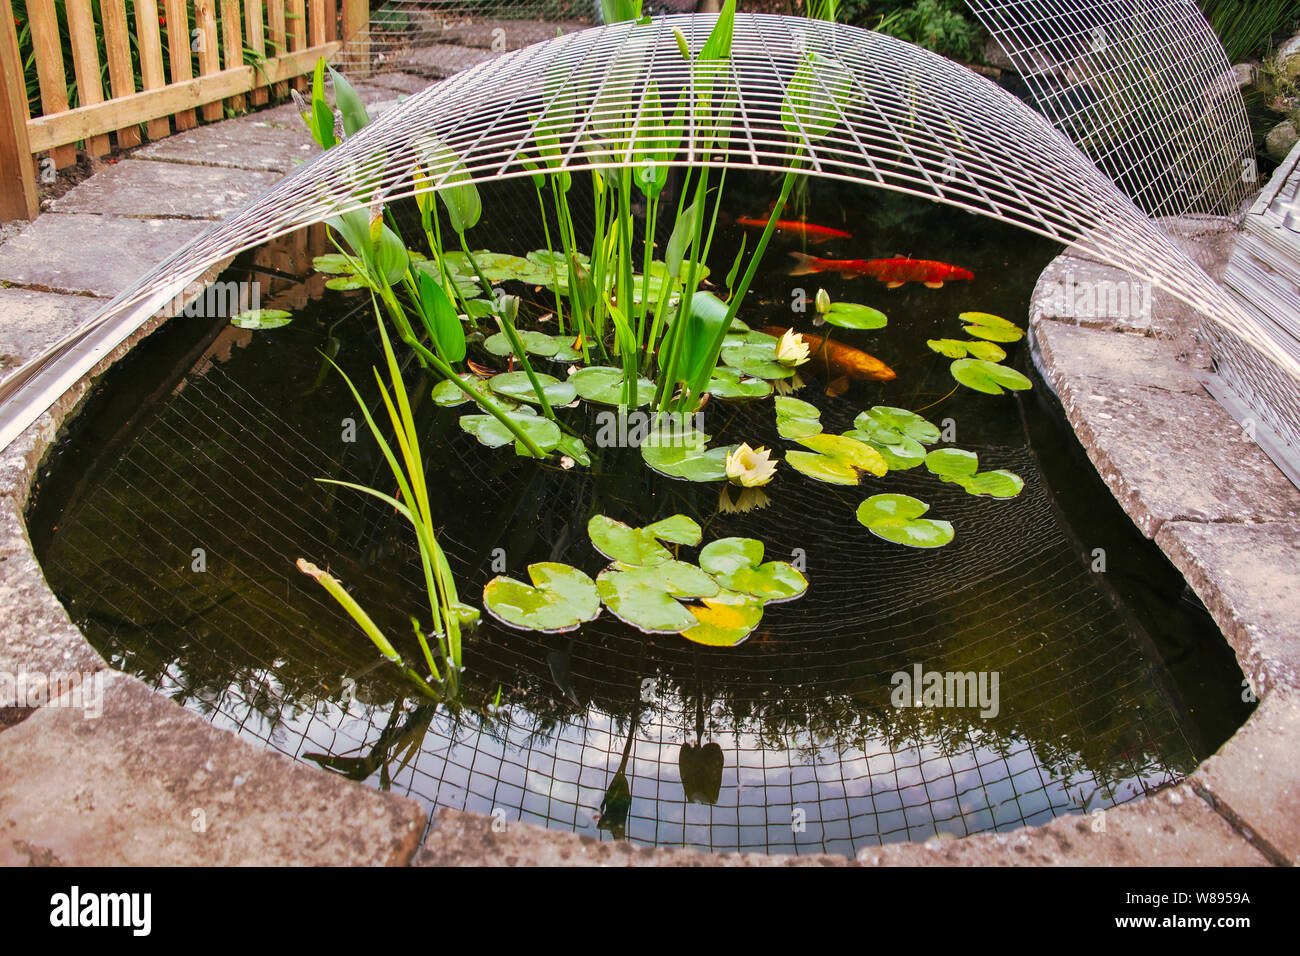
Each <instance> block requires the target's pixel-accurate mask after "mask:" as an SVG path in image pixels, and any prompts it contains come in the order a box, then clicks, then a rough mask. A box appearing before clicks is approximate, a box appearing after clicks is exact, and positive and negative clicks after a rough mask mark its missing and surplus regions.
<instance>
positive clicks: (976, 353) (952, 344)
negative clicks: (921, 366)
mask: <svg viewBox="0 0 1300 956" xmlns="http://www.w3.org/2000/svg"><path fill="white" fill-rule="evenodd" d="M925 344H926V345H928V346H929V347H930V350H931V351H934V352H938V353H939V354H940V355H943V356H946V357H947V358H951V359H959V358H966V357H967V356H970V357H971V358H977V359H983V360H984V361H986V362H1001V361H1002V360H1003V359H1004V358H1006V357H1007V353H1006V352H1004V351H1003V350H1002V348H1001V347H999V346H997V345H994V344H993V343H992V342H972V341H967V340H964V339H927V340H926V342H925Z"/></svg>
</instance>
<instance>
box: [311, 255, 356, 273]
mask: <svg viewBox="0 0 1300 956" xmlns="http://www.w3.org/2000/svg"><path fill="white" fill-rule="evenodd" d="M311 267H312V268H313V269H315V270H316V271H317V272H323V273H325V275H328V276H350V275H352V274H353V273H354V272H356V268H355V267H354V266H353V265H352V262H351V260H350V259H348V257H347V256H345V255H343V253H341V252H327V253H326V254H325V255H323V256H317V257H316V258H315V259H313V260H312V261H311Z"/></svg>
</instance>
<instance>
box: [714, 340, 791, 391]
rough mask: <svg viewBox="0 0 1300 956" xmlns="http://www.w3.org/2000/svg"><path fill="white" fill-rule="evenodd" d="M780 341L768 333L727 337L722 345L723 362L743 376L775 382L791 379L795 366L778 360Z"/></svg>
mask: <svg viewBox="0 0 1300 956" xmlns="http://www.w3.org/2000/svg"><path fill="white" fill-rule="evenodd" d="M779 341H780V340H779V339H777V338H776V337H775V336H771V335H768V334H767V333H766V332H746V333H745V334H744V335H734V336H733V335H730V334H729V335H727V337H726V338H725V339H724V340H723V344H722V361H723V362H725V363H726V364H727V365H729V366H731V367H732V368H734V369H735V370H736V371H738V372H740V373H741V374H743V375H749V376H751V377H753V378H764V379H768V380H769V381H770V380H773V379H778V378H790V377H791V376H793V375H794V373H795V370H794V367H793V366H789V365H782V364H781V363H780V362H778V361H777V360H776V346H777V343H778V342H779Z"/></svg>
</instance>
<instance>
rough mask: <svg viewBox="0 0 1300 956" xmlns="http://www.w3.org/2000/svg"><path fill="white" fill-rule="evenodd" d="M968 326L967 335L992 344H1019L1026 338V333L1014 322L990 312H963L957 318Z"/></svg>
mask: <svg viewBox="0 0 1300 956" xmlns="http://www.w3.org/2000/svg"><path fill="white" fill-rule="evenodd" d="M957 318H959V319H961V320H962V321H963V322H965V323H967V325H966V329H965V331H966V334H967V335H973V336H975V338H977V339H987V340H988V341H990V342H1019V341H1020V340H1021V339H1023V338H1024V337H1025V333H1024V331H1023V330H1022V329H1021V328H1020V327H1019V326H1017V325H1016V324H1015V323H1014V322H1008V321H1007V320H1006V319H1004V318H1002V316H1000V315H992V314H990V313H988V312H963V313H962V314H961V315H959V316H957Z"/></svg>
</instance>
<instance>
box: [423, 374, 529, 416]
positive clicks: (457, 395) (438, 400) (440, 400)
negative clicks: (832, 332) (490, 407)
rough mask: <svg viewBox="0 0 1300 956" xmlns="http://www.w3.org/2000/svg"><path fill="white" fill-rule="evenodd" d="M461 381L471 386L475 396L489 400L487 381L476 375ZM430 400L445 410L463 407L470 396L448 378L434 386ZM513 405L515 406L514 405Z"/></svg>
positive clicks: (464, 377) (463, 378)
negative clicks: (457, 406) (458, 406)
mask: <svg viewBox="0 0 1300 956" xmlns="http://www.w3.org/2000/svg"><path fill="white" fill-rule="evenodd" d="M460 380H461V381H462V382H464V383H465V384H466V385H467V386H469V389H470V391H472V392H473V393H474V394H475V395H480V396H482V397H484V398H487V397H488V396H489V393H490V392H491V389H489V388H488V387H487V381H486V380H485V379H481V378H478V377H477V376H474V375H461V376H460ZM429 398H431V399H432V400H433V404H435V405H440V406H442V407H443V408H452V407H454V406H456V405H463V404H465V403H466V402H468V401H469V396H468V395H466V394H465V393H464V391H462V390H461V389H459V388H457V387H456V383H455V382H453V381H452V380H451V379H448V378H444V379H443V380H442V381H441V382H439V383H438V384H437V385H435V386H433V388H432V390H430V392H429ZM511 404H512V405H513V403H511Z"/></svg>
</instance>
